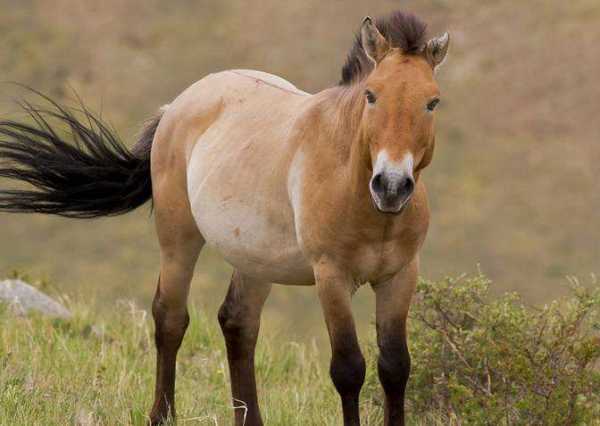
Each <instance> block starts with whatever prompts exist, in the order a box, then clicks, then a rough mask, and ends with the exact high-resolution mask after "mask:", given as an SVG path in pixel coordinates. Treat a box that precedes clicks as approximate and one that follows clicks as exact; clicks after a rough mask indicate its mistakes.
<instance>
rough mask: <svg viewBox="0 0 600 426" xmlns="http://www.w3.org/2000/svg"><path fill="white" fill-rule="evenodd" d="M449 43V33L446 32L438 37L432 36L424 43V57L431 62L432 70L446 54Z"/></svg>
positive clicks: (440, 62)
mask: <svg viewBox="0 0 600 426" xmlns="http://www.w3.org/2000/svg"><path fill="white" fill-rule="evenodd" d="M449 45H450V34H448V33H447V32H446V33H444V35H442V36H440V37H435V38H432V39H431V40H429V41H428V42H427V44H426V45H425V57H426V58H427V60H428V61H429V63H430V64H431V66H432V67H433V69H434V70H436V69H437V68H438V67H439V66H440V65H442V63H443V62H444V60H445V59H446V55H447V54H448V46H449Z"/></svg>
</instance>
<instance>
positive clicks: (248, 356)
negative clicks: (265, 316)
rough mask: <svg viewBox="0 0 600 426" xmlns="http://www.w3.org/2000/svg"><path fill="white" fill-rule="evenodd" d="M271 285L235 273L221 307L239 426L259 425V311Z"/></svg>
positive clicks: (220, 319)
mask: <svg viewBox="0 0 600 426" xmlns="http://www.w3.org/2000/svg"><path fill="white" fill-rule="evenodd" d="M269 290H270V285H266V284H263V283H254V282H251V281H250V280H244V279H243V278H242V277H240V276H239V275H238V274H237V273H234V276H233V278H232V281H231V285H230V287H229V291H228V293H227V297H226V299H225V302H224V303H223V305H222V306H221V308H220V310H219V323H220V325H221V329H222V331H223V336H224V337H225V343H226V347H227V360H228V362H229V373H230V376H231V394H232V399H233V406H234V407H236V408H235V409H234V413H235V425H236V426H242V425H244V426H260V425H262V424H263V423H262V419H261V416H260V409H259V406H258V396H257V391H256V376H255V372H254V350H255V347H256V341H257V338H258V332H259V327H260V313H261V311H262V307H263V304H264V301H265V299H266V297H267V295H268V293H269Z"/></svg>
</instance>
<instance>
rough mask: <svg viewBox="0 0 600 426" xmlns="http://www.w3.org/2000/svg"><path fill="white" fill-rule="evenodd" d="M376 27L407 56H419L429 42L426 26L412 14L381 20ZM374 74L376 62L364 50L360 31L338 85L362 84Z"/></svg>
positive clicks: (386, 17)
mask: <svg viewBox="0 0 600 426" xmlns="http://www.w3.org/2000/svg"><path fill="white" fill-rule="evenodd" d="M375 26H376V27H377V29H378V30H379V32H380V33H381V34H382V35H383V36H384V37H385V38H386V40H387V41H388V43H390V45H391V46H392V47H395V48H399V49H401V50H402V52H404V53H405V54H409V55H410V54H413V55H414V54H418V53H419V51H420V50H421V48H422V47H423V46H424V45H425V43H426V40H427V39H426V35H427V24H425V23H424V22H423V21H422V20H421V19H419V18H418V17H417V16H415V15H413V14H412V13H403V12H400V11H397V12H393V13H391V14H390V15H388V16H385V17H381V18H378V19H377V20H376V21H375ZM372 70H373V62H372V61H371V60H370V59H369V58H368V57H367V54H366V53H365V51H364V50H363V47H362V39H361V34H360V30H359V31H358V32H357V33H356V36H355V37H354V45H353V46H352V49H350V53H349V54H348V58H347V59H346V63H345V64H344V67H343V68H342V79H341V81H340V83H339V84H340V85H342V86H349V85H351V84H352V83H354V82H356V81H360V80H362V79H363V78H364V77H366V76H367V75H369V73H370V72H371V71H372Z"/></svg>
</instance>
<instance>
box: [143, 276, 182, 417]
mask: <svg viewBox="0 0 600 426" xmlns="http://www.w3.org/2000/svg"><path fill="white" fill-rule="evenodd" d="M152 314H153V316H154V322H155V327H156V328H155V342H156V349H157V359H156V387H155V392H154V404H153V406H152V410H151V412H150V423H151V424H152V425H155V424H161V423H164V422H165V421H166V420H167V419H168V418H169V416H171V417H172V418H175V363H176V358H177V351H178V350H179V347H180V346H181V341H182V340H183V336H184V334H185V331H186V329H187V326H188V323H189V316H188V313H187V310H185V309H183V310H181V309H179V310H173V309H169V308H167V307H166V306H165V305H164V304H163V303H162V302H161V298H160V284H159V288H158V289H157V292H156V295H155V297H154V303H153V305H152Z"/></svg>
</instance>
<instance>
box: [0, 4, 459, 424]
mask: <svg viewBox="0 0 600 426" xmlns="http://www.w3.org/2000/svg"><path fill="white" fill-rule="evenodd" d="M448 46H449V35H448V33H444V34H443V35H442V36H439V37H434V38H431V39H428V37H427V36H426V24H425V23H424V22H423V21H421V20H420V19H419V18H418V17H416V16H415V15H412V14H408V13H403V12H394V13H392V14H390V15H388V16H385V17H383V18H379V19H377V20H374V19H372V18H370V17H366V18H365V19H364V21H363V22H362V25H361V26H360V30H359V31H358V32H357V34H356V37H355V42H354V45H353V47H352V49H351V50H350V53H349V55H348V57H347V61H346V63H345V65H344V66H343V69H342V78H341V80H340V81H339V83H338V84H337V85H335V86H333V87H329V88H327V89H325V90H323V91H321V92H319V93H316V94H309V93H306V92H304V91H302V90H300V89H298V88H297V87H295V86H294V85H293V84H291V83H289V82H288V81H286V80H284V79H283V78H280V77H277V76H274V75H271V74H267V73H264V72H259V71H252V70H228V71H223V72H218V73H214V74H210V75H208V76H206V77H204V78H202V79H201V80H199V81H198V82H196V83H194V84H193V85H192V86H190V87H189V88H187V89H186V90H185V91H184V92H182V93H181V94H180V95H179V96H178V97H177V98H176V99H175V100H174V101H172V102H171V103H170V104H168V105H166V106H164V107H162V108H161V109H160V112H159V113H157V115H156V116H155V117H154V118H153V119H152V120H151V121H150V122H148V123H147V124H146V126H145V128H144V130H143V131H142V133H141V136H140V137H139V140H138V141H137V144H136V145H135V146H134V147H133V148H132V149H131V150H129V149H128V148H126V146H125V145H124V144H123V142H122V141H121V140H120V139H119V138H118V136H116V135H115V133H114V132H113V131H112V129H110V128H109V127H108V126H107V125H106V124H104V123H103V122H102V121H101V119H100V118H98V117H97V116H96V115H94V114H93V113H91V112H90V111H89V110H88V109H87V108H85V107H84V106H83V105H82V108H81V109H77V110H74V109H73V108H68V107H65V106H62V105H61V104H59V103H57V102H55V101H53V100H52V99H50V98H48V97H46V101H48V102H50V104H51V105H50V106H49V107H40V106H35V105H32V104H31V103H27V102H25V103H24V104H23V106H24V108H25V110H26V111H27V112H28V113H29V115H30V116H31V120H29V121H27V122H25V123H24V122H17V121H12V120H3V121H1V122H0V159H2V160H3V162H4V166H2V167H1V168H0V177H4V178H9V179H13V180H17V181H23V182H27V183H29V184H32V185H33V186H34V188H31V189H21V188H22V187H19V189H4V190H2V191H0V211H4V212H38V213H46V214H55V215H61V216H66V217H72V218H94V217H99V216H110V215H117V214H123V213H126V212H128V211H131V210H133V209H135V208H137V207H138V206H140V205H142V204H144V203H145V202H146V201H148V200H150V199H151V200H152V202H153V211H154V217H155V223H156V233H157V236H158V240H159V245H160V273H159V276H158V284H157V288H156V294H155V297H154V301H153V304H152V314H153V318H154V322H155V343H156V350H157V365H156V386H155V393H154V404H153V406H152V408H151V411H150V414H149V419H148V420H149V423H150V424H152V425H155V424H161V423H164V422H166V421H169V419H171V418H173V419H174V418H175V395H174V386H175V365H176V357H177V352H178V349H179V347H180V345H181V342H182V339H183V337H184V334H185V331H186V328H187V326H188V323H189V316H188V310H187V299H188V293H189V287H190V280H191V277H192V274H193V271H194V267H195V264H196V260H197V258H198V255H199V253H200V251H201V250H202V248H203V247H204V246H205V244H209V245H210V246H212V247H215V248H216V249H217V250H218V251H219V252H220V253H221V254H222V256H223V257H224V258H225V259H226V260H227V261H228V262H229V263H230V264H231V265H232V266H233V268H234V272H233V276H232V278H231V282H230V284H229V290H228V292H227V296H226V298H225V300H224V302H223V304H222V306H221V308H220V309H219V313H218V320H219V323H220V326H221V329H222V332H223V335H224V338H225V342H226V348H227V358H228V363H229V372H230V381H231V394H232V398H233V401H234V402H235V403H238V404H239V402H240V401H241V402H243V404H244V405H245V407H246V408H247V410H246V412H245V413H243V412H242V411H241V410H234V411H235V413H234V422H235V425H236V426H241V425H249V426H256V425H262V424H263V421H262V417H261V414H260V410H259V406H258V399H257V390H256V378H255V371H254V351H255V346H256V342H257V338H258V334H259V326H260V316H261V310H262V308H263V305H264V303H265V300H266V299H267V297H268V295H269V292H270V289H271V286H272V284H271V283H277V284H283V285H305V286H315V287H316V293H317V296H318V299H319V301H320V304H321V307H322V312H323V316H324V320H325V323H326V326H327V330H328V334H329V337H330V344H331V362H330V377H331V380H332V382H333V384H334V387H335V389H336V390H337V392H338V393H339V396H340V399H341V407H342V411H343V421H344V425H346V426H352V425H359V424H360V418H359V392H360V389H361V387H362V385H363V382H364V379H365V359H364V357H363V355H362V353H361V349H360V346H359V342H358V339H357V334H356V330H355V323H354V319H353V316H352V312H351V298H352V295H353V294H354V292H355V291H356V290H357V288H358V287H360V286H361V285H363V284H365V283H369V284H370V286H371V287H372V289H373V290H374V292H375V298H376V313H375V317H376V330H377V344H378V348H379V354H378V363H377V365H378V367H377V368H378V374H379V379H380V382H381V385H382V387H383V390H384V393H385V403H384V417H385V425H390V426H391V425H403V424H404V421H405V415H404V411H405V408H404V399H405V389H406V384H407V380H408V378H409V373H410V355H409V351H408V347H407V334H406V323H407V314H408V310H409V305H410V303H411V298H412V296H413V293H414V291H415V286H416V281H417V274H418V270H419V251H420V249H421V247H422V244H423V242H424V239H425V235H426V232H427V228H428V225H429V208H428V202H427V195H426V189H425V185H424V183H423V181H422V179H421V174H422V171H423V170H424V169H425V168H426V167H427V166H428V165H429V164H430V162H431V161H432V156H433V151H434V147H435V113H434V111H435V108H436V106H437V105H438V103H439V101H440V91H439V88H438V85H437V83H436V80H435V73H436V71H437V70H438V68H439V66H440V65H441V64H442V62H443V61H444V59H445V58H446V54H447V51H448ZM42 96H43V95H42ZM81 114H83V118H81V117H80V116H81ZM53 120H58V122H59V123H61V124H62V125H66V128H67V129H68V130H69V132H68V134H67V135H66V136H63V135H62V134H61V133H60V132H58V131H56V128H55V127H53V125H52V124H51V122H54V121H53Z"/></svg>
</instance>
